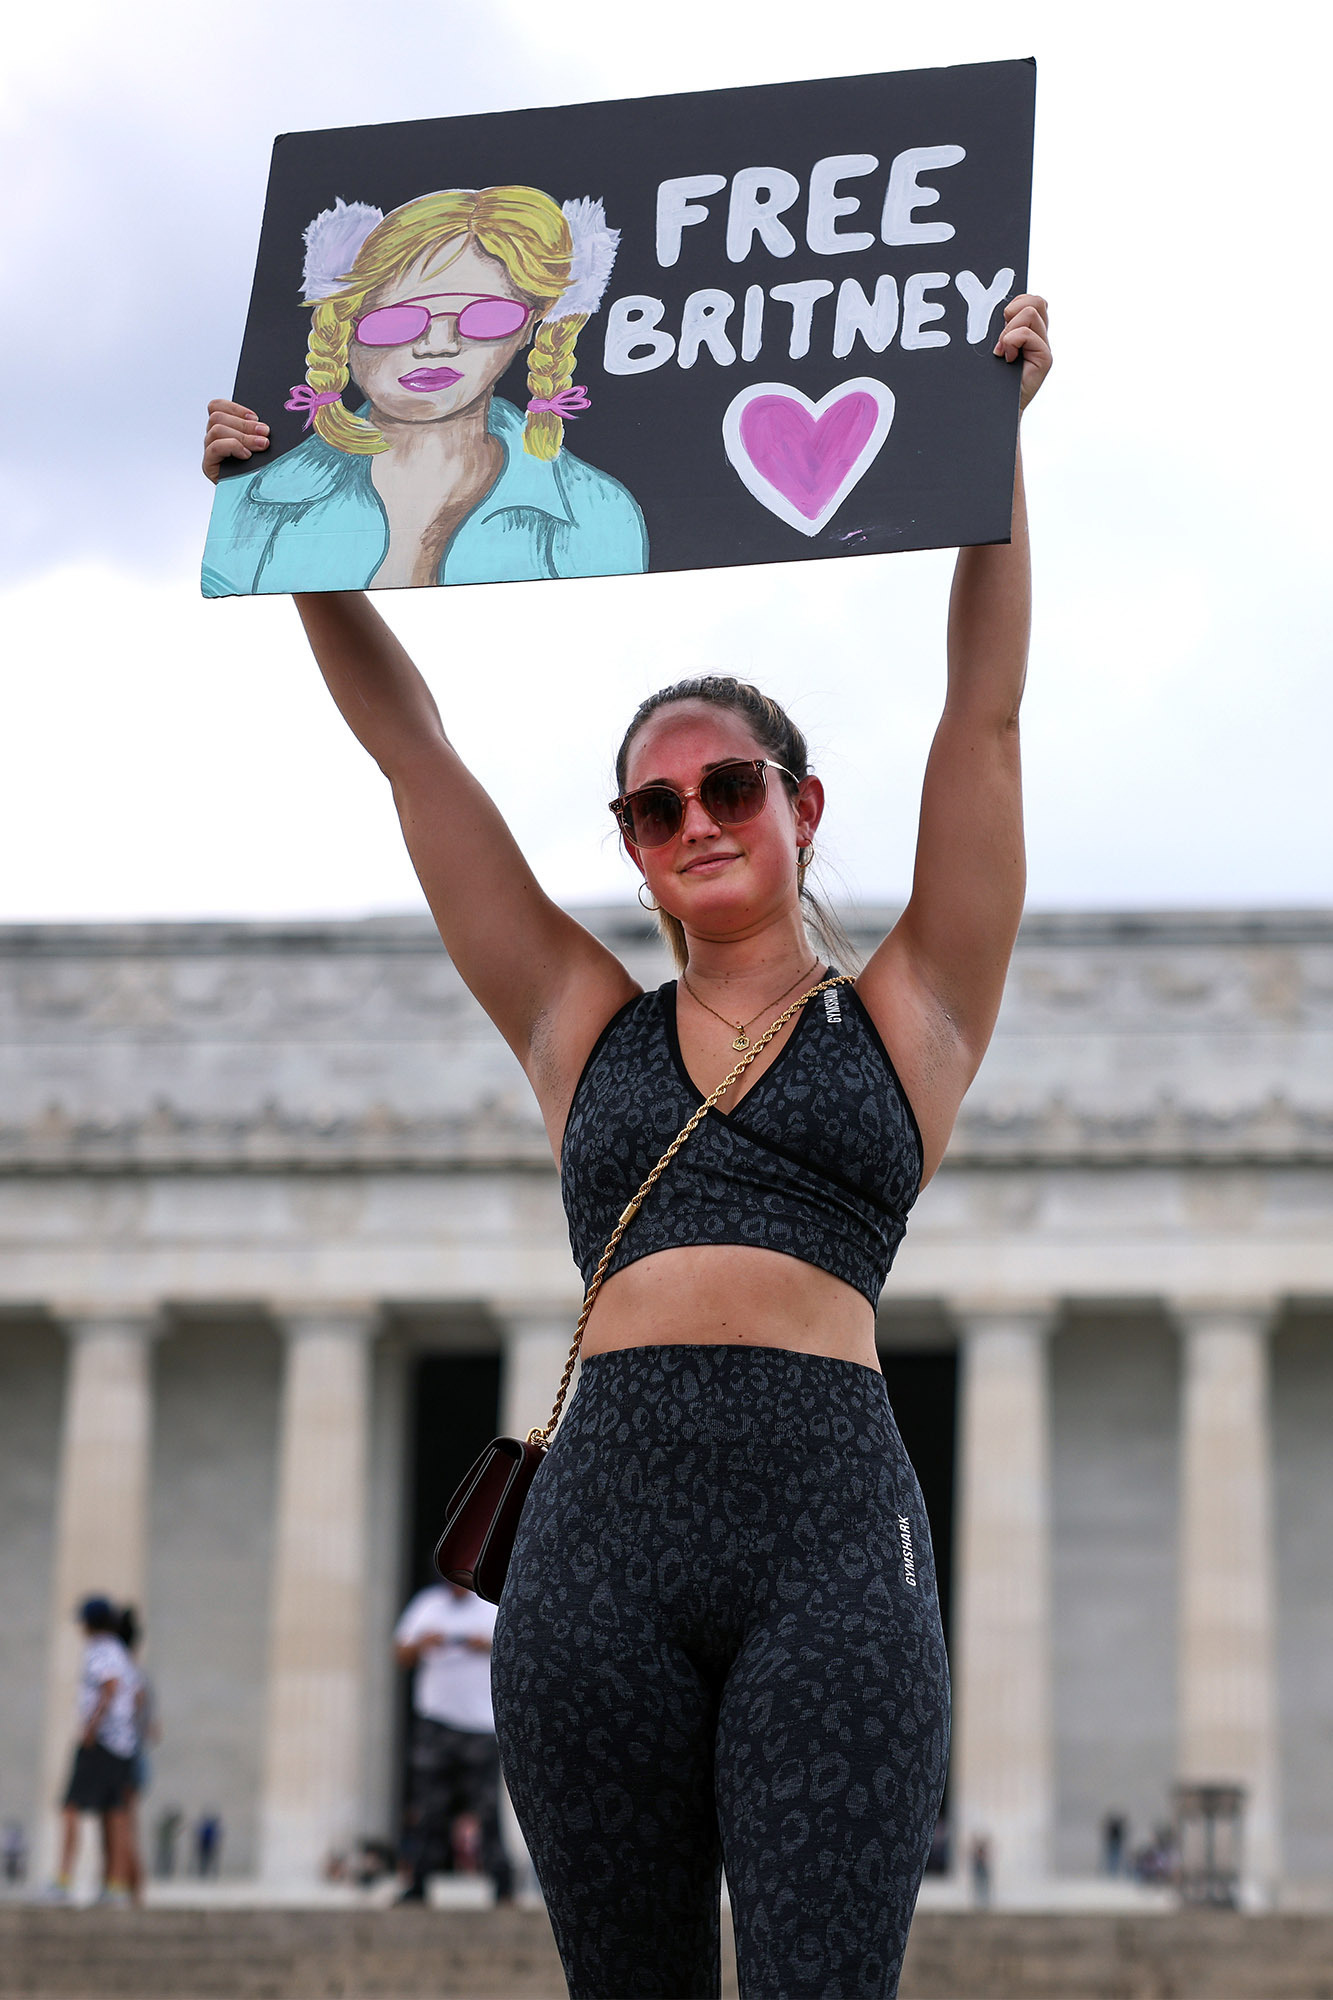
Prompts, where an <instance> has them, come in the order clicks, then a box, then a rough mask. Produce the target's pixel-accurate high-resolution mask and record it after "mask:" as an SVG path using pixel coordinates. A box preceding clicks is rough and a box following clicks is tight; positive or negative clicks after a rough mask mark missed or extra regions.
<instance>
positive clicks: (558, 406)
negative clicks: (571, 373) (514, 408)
mask: <svg viewBox="0 0 1333 2000" xmlns="http://www.w3.org/2000/svg"><path fill="white" fill-rule="evenodd" d="M591 408H592V404H591V403H590V402H589V401H588V392H587V390H586V389H585V388H584V386H583V384H582V383H581V382H575V383H574V384H573V385H572V387H570V388H568V389H561V391H560V392H559V394H558V395H555V396H534V397H533V399H532V401H531V402H530V403H529V404H528V415H529V416H530V417H532V416H536V415H537V414H538V413H539V412H540V411H542V410H549V411H550V412H551V414H552V415H553V416H556V417H576V416H577V415H578V414H579V411H580V410H590V409H591Z"/></svg>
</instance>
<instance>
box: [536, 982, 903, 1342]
mask: <svg viewBox="0 0 1333 2000" xmlns="http://www.w3.org/2000/svg"><path fill="white" fill-rule="evenodd" d="M820 976H821V977H823V976H825V975H822V974H821V975H820ZM701 1101H702V1093H701V1092H700V1091H699V1090H698V1089H697V1087H696V1086H695V1085H694V1084H693V1083H692V1082H691V1080H690V1075H689V1072H688V1070H687V1069H686V1067H685V1064H684V1061H683V1059H682V1057H681V1052H680V1042H679V1039H678V1038H677V1034H676V982H675V981H674V980H669V981H668V982H667V984H666V985H665V986H660V987H658V989H657V991H656V992H653V993H641V994H639V995H638V996H637V997H636V998H635V999H633V1000H629V1001H627V1002H626V1004H625V1005H624V1006H623V1007H622V1008H621V1009H620V1012H619V1013H618V1014H616V1015H614V1016H613V1017H612V1019H611V1020H610V1021H609V1022H608V1023H607V1025H606V1027H605V1028H604V1029H603V1030H602V1033H601V1035H600V1037H599V1038H598V1041H597V1043H596V1046H595V1047H594V1049H593V1051H592V1054H591V1055H590V1056H589V1057H588V1060H587V1062H586V1063H585V1064H584V1067H583V1074H582V1075H581V1076H580V1078H579V1081H578V1085H577V1088H576V1089H575V1092H574V1101H573V1103H572V1105H571V1106H570V1112H569V1121H568V1123H567V1125H566V1126H565V1137H564V1143H563V1146H562V1148H561V1157H560V1176H561V1192H562V1194H563V1197H564V1203H565V1213H566V1215H567V1217H568V1219H569V1240H570V1242H571V1244H572V1245H573V1249H574V1258H575V1261H576V1262H577V1264H578V1267H579V1269H580V1271H581V1272H582V1273H583V1281H584V1284H585V1285H586V1284H587V1283H588V1282H589V1280H590V1279H591V1277H592V1274H593V1272H594V1271H595V1270H596V1268H597V1264H598V1261H599V1259H600V1258H601V1255H602V1252H603V1251H604V1249H605V1248H606V1244H607V1239H608V1238H609V1237H610V1235H611V1232H612V1230H613V1229H614V1228H615V1226H616V1220H617V1218H618V1217H619V1215H620V1212H621V1210H622V1209H623V1208H624V1206H625V1204H626V1202H628V1201H629V1199H630V1197H631V1195H633V1194H634V1192H635V1190H636V1189H637V1188H638V1187H639V1186H640V1184H641V1183H642V1182H643V1181H644V1180H645V1179H646V1178H647V1176H648V1175H649V1174H650V1173H651V1172H652V1170H653V1168H654V1167H655V1166H656V1164H657V1162H658V1160H659V1159H660V1158H661V1156H662V1154H663V1153H664V1152H665V1151H666V1149H667V1147H668V1146H669V1145H670V1144H671V1141H672V1140H673V1139H674V1138H675V1136H676V1134H677V1132H678V1131H679V1130H680V1128H681V1126H682V1125H683V1124H684V1123H685V1121H686V1120H687V1119H688V1118H689V1117H690V1115H691V1113H693V1112H694V1111H697V1110H698V1108H699V1105H700V1103H701ZM723 1101H724V1102H725V1099H724V1100H723ZM921 1169H922V1148H921V1134H920V1131H919V1129H918V1127H917V1122H916V1118H915V1116H914V1114H913V1111H912V1107H911V1105H910V1104H909V1103H908V1101H907V1095H906V1093H905V1091H904V1090H903V1087H902V1085H901V1084H900V1083H899V1081H898V1076H897V1072H896V1071H895V1069H894V1067H893V1063H892V1061H891V1059H890V1057H889V1052H888V1050H887V1049H886V1048H885V1046H884V1044H883V1042H882V1041H881V1040H880V1037H879V1033H878V1031H877V1029H876V1028H875V1025H874V1022H873V1021H872V1020H871V1018H870V1016H869V1014H868V1013H867V1012H866V1009H865V1006H864V1004H863V1003H862V1001H861V998H860V996H859V995H858V994H857V992H856V990H855V988H854V987H851V986H835V987H832V988H830V989H829V991H828V992H826V993H821V994H819V995H818V996H817V997H816V998H815V999H814V1000H811V1001H808V1002H807V1004H806V1005H805V1007H803V1008H802V1010H801V1013H800V1016H799V1018H798V1020H797V1023H796V1026H795V1028H794V1029H793V1031H792V1033H791V1036H790V1037H789V1039H788V1041H787V1043H786V1045H785V1046H784V1047H783V1048H782V1049H781V1050H780V1051H779V1052H778V1055H777V1057H776V1059H775V1060H774V1062H773V1063H772V1065H771V1066H770V1067H769V1068H768V1069H767V1070H765V1071H764V1073H763V1074H762V1075H761V1076H760V1077H759V1079H758V1081H757V1082H755V1083H753V1084H752V1085H751V1086H750V1088H749V1089H748V1090H747V1091H746V1092H745V1094H744V1096H743V1097H742V1098H741V1100H740V1102H739V1103H738V1104H737V1106H736V1109H735V1110H734V1111H724V1110H723V1109H722V1107H721V1106H720V1105H718V1106H715V1107H714V1109H713V1110H712V1111H710V1112H709V1114H708V1116H707V1117H706V1118H705V1119H704V1121H703V1123H702V1125H700V1126H699V1128H698V1130H697V1131H696V1132H695V1133H694V1134H693V1136H692V1137H691V1139H690V1140H689V1143H688V1144H687V1145H686V1146H684V1147H682V1149H681V1151H680V1152H679V1153H678V1154H677V1156H676V1158H675V1159H674V1160H673V1161H672V1162H671V1165H670V1166H669V1167H668V1168H667V1170H666V1172H665V1174H664V1175H663V1176H662V1178H661V1180H660V1181H659V1182H658V1183H657V1185H656V1187H654V1188H653V1190H652V1192H651V1194H649V1196H648V1198H647V1200H646V1201H645V1202H644V1205H643V1207H642V1208H641V1209H640V1211H639V1213H638V1214H637V1215H636V1216H635V1218H634V1221H633V1222H632V1224H631V1225H630V1227H629V1229H628V1230H627V1231H626V1233H625V1237H624V1239H623V1241H622V1242H621V1244H620V1247H619V1248H618V1250H617V1251H616V1254H615V1257H614V1258H613V1259H612V1262H611V1265H610V1268H609V1269H608V1271H607V1277H608V1278H610V1277H613V1276H614V1275H615V1273H616V1272H617V1271H620V1270H623V1269H624V1268H625V1266H626V1265H627V1264H633V1263H635V1262H636V1261H637V1260H638V1259H639V1258H640V1257H649V1256H651V1255H652V1254H653V1252H654V1251H657V1250H674V1249H682V1248H685V1247H687V1246H688V1247H692V1246H694V1245H696V1244H706V1243H739V1244H749V1245H751V1246H753V1247H756V1248H758V1249H761V1250H778V1251H781V1252H783V1253H784V1254H785V1255H786V1256H788V1257H797V1258H799V1259H800V1260H801V1262H802V1263H805V1264H814V1265H815V1266H817V1268H818V1269H819V1270H821V1271H828V1272H830V1273H831V1274H832V1275H833V1276H834V1277H835V1278H842V1279H843V1280H844V1281H845V1282H846V1283H847V1284H849V1285H851V1286H853V1287H854V1288H855V1289H856V1290H857V1291H858V1292H860V1293H862V1294H863V1296H864V1297H865V1298H867V1299H868V1300H869V1301H870V1303H871V1305H872V1306H873V1305H874V1304H875V1303H876V1301H877V1300H878V1298H879V1295H880V1292H881V1290H882V1289H883V1285H884V1280H885V1278H886V1277H887V1276H888V1273H889V1267H890V1265H891V1264H892V1263H893V1259H894V1255H895V1253H896V1251H897V1249H898V1245H899V1244H900V1243H901V1242H902V1240H903V1237H904V1235H905V1234H906V1230H907V1216H908V1211H909V1210H910V1208H911V1206H912V1203H913V1202H914V1201H915V1199H916V1196H917V1193H918V1191H919V1189H920V1186H921Z"/></svg>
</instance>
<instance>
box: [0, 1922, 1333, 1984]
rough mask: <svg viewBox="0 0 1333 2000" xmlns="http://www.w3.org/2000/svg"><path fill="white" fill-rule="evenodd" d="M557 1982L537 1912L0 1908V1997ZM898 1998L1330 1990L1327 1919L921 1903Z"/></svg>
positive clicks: (1332, 1965)
mask: <svg viewBox="0 0 1333 2000" xmlns="http://www.w3.org/2000/svg"><path fill="white" fill-rule="evenodd" d="M723 1992H724V1994H729V1995H734V1994H735V1992H736V1984H735V1972H734V1968H733V1967H732V1965H731V1964H730V1963H728V1964H727V1966H726V1969H725V1976H724V1981H723ZM564 1994H565V1984H564V1980H563V1978H562V1976H561V1973H560V1967H559V1962H558V1960H557V1958H556V1953H555V1947H554V1945H553V1943H552V1941H551V1933H550V1927H549V1925H548V1923H547V1921H546V1916H545V1913H544V1912H543V1911H541V1910H527V1909H508V1910H476V1911H472V1910H468V1911H457V1910H456V1911H441V1910H413V1909H408V1910H389V1911H372V1910H263V1909H255V1910H216V1909H215V1910H147V1911H134V1910H61V1909H43V1908H36V1907H31V1906H29V1907H22V1906H12V1905H11V1906H8V1907H4V1908H0V2000H17V1996H20V1995H22V1996H24V2000H500V1996H503V1997H504V2000H564ZM608 2000H611V1996H608ZM756 2000H775V1996H769V1995H763V1996H756ZM901 2000H1333V1917H1327V1916H1294V1915H1293V1916H1254V1917H1242V1916H1234V1915H1229V1914H1227V1913H1225V1912H1215V1911H1185V1912H1178V1913H1175V1914H1172V1915H1163V1916H1120V1915H1100V1914H1086V1915H1068V1914H1060V1915H1046V1914H1041V1915H1038V1914H1027V1913H1008V1912H999V1911H996V1912H967V1913H961V1912H959V1913H955V1912H942V1911H923V1912H922V1913H921V1914H920V1915H919V1916H918V1918H917V1921H916V1924H915V1926H914V1927H913V1932H912V1943H911V1947H910V1949H909V1952H908V1960H907V1965H906V1968H905V1970H904V1974H903V1983H902V1996H901Z"/></svg>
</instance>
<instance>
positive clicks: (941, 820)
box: [859, 294, 1051, 1176]
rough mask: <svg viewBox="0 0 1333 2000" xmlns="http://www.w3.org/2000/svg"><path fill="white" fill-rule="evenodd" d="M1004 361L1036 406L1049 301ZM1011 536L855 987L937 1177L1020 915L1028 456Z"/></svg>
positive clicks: (961, 580)
mask: <svg viewBox="0 0 1333 2000" xmlns="http://www.w3.org/2000/svg"><path fill="white" fill-rule="evenodd" d="M995 352H996V354H997V355H999V356H1001V357H1002V358H1003V359H1004V360H1006V361H1021V363H1022V368H1023V380H1022V389H1021V401H1022V406H1023V407H1024V408H1026V406H1027V404H1028V403H1029V402H1031V400H1032V398H1033V396H1034V395H1035V394H1036V393H1037V390H1038V389H1039V388H1040V386H1041V383H1042V381H1043V380H1044V379H1045V376H1046V374H1047V371H1048V370H1049V368H1050V365H1051V350H1050V346H1049V344H1048V342H1047V336H1046V301H1045V300H1044V299H1040V298H1037V297H1035V296H1033V295H1032V294H1025V295H1023V296H1022V297H1020V298H1016V299H1013V300H1011V301H1010V303H1009V305H1008V306H1006V308H1005V326H1004V330H1003V332H1002V333H1001V334H1000V337H999V340H998V341H997V343H996V347H995ZM1011 534H1012V539H1011V540H1010V541H1009V542H1007V543H995V544H993V545H990V546H985V547H980V548H966V549H960V550H959V552H958V563H957V567H956V568H955V570H954V581H953V591H952V594H951V596H950V600H949V646H948V654H949V680H948V692H947V694H946V697H945V704H944V713H943V715H942V716H941V718H940V723H939V727H938V728H937V730H936V732H935V738H934V742H933V743H932V745H931V751H930V756H929V759H928V760H927V764H926V776H925V783H924V785H923V787H922V793H921V819H920V827H919V831H918V836H917V850H916V866H915V870H914V873H913V879H912V894H911V898H910V900H909V902H908V904H907V908H906V909H905V910H904V911H903V914H902V916H901V917H900V918H899V920H898V922H897V924H896V925H895V926H894V929H893V931H892V932H891V933H890V935H889V937H888V938H886V939H885V941H884V943H883V944H882V945H881V946H880V948H879V950H878V951H877V952H876V953H875V955H874V957H873V958H872V959H871V961H870V963H869V965H868V966H867V967H866V970H865V972H864V973H863V974H862V976H861V979H860V981H859V986H860V990H861V993H862V997H863V998H864V1000H865V1002H866V1005H867V1007H868V1008H869V1009H870V1012H871V1014H872V1015H873V1016H874V1017H875V1019H876V1020H877V1021H879V1023H880V1025H881V1026H882V1027H883V1029H884V1031H885V1035H886V1039H888V1042H889V1046H890V1048H891V1049H892V1051H893V1054H894V1057H895V1060H896V1061H897V1064H898V1068H899V1070H900V1071H901V1073H902V1079H903V1085H904V1088H905V1089H906V1090H907V1093H908V1096H909V1097H910V1098H911V1099H912V1102H913V1105H914V1107H915V1109H916V1114H917V1118H918V1120H919V1121H920V1124H921V1129H922V1137H923V1139H924V1142H925V1150H926V1174H927V1176H929V1174H931V1173H932V1172H933V1171H934V1169H935V1167H936V1165H938V1163H939V1159H940V1156H941V1155H942V1154H943V1152H944V1148H945V1145H946V1144H947V1142H948V1137H949V1133H950V1132H951V1131H952V1129H953V1124H954V1120H955V1118H956V1117H957V1115H958V1107H959V1105H960V1104H961V1103H962V1100H963V1095H964V1093H965V1092H966V1090H967V1087H968V1085H969V1084H970V1083H971V1081H972V1078H973V1077H974V1076H975V1075H976V1072H977V1069H978V1068H979V1066H980V1063H981V1058H982V1056H983V1055H984V1054H985V1052H986V1048H987V1045H988V1043H989V1042H990V1038H991V1034H992V1032H993V1030H994V1027H995V1019H996V1016H997V1014H998V1013H999V1011H1000V1000H1001V996H1002V995H1003V992H1004V981H1005V974H1006V973H1007V971H1008V967H1009V959H1010V956H1011V954H1012V952H1013V948H1014V939H1015V937H1016V936H1017V934H1018V923H1019V918H1020V917H1021V915H1022V911H1023V892H1024V886H1025V880H1026V874H1025V861H1024V851H1023V804H1022V784H1021V774H1020V765H1019V750H1018V709H1019V702H1020V700H1021V698H1022V693H1023V679H1024V675H1025V673H1026V671H1027V656H1028V632H1029V626H1030V621H1031V597H1032V592H1031V570H1030V563H1029V555H1028V528H1027V506H1026V502H1025V498H1024V492H1023V466H1022V459H1021V455H1020V457H1019V458H1018V460H1017V461H1016V463H1015V467H1014V503H1013V521H1012V529H1011Z"/></svg>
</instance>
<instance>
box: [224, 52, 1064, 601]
mask: <svg viewBox="0 0 1333 2000" xmlns="http://www.w3.org/2000/svg"><path fill="white" fill-rule="evenodd" d="M1034 89H1035V68H1034V65H1033V64H1032V63H1030V62H994V63H977V64H970V65H965V66H962V67H959V68H954V69H935V70H917V71H906V72H901V73H895V74H888V75H880V76H861V77H843V78H835V79H828V80H823V81H819V82H811V83H794V84H775V85H766V86H761V87H757V88H752V89H743V90H719V91H701V92H693V93H689V94H687V95H681V96H674V97H655V98H645V99H639V100H632V101H627V102H619V103H607V104H584V105H577V106H567V107H563V108H560V109H553V110H541V111H516V112H502V113H495V114H488V115H485V116H479V117H467V118H441V119H426V120H421V121H417V122H414V123H411V124H398V125H376V126H360V127H353V128H349V129H346V130H341V131H329V132H305V133H293V134H288V135H287V136H286V137H284V138H280V139H279V140H278V141H277V142H276V144H275V146H274V149H273V163H272V169H271V173H270V177H269V187H268V197H267V201H266V205H265V210H264V221H263V229H262V233H261V237H260V244H259V257H258V263H257V268H256V272H255V281H254V290H253V293H252V297H251V302H250V312H249V318H248V320H247V323H246V329H245V337H244V343H243V346H242V351H241V359H240V366H239V370H238V374H237V380H236V390H235V394H236V399H237V400H238V401H240V402H242V403H244V404H246V405H247V407H249V408H251V409H253V410H255V411H256V412H257V413H258V414H259V415H260V416H261V417H263V418H264V419H265V421H266V422H268V423H269V424H270V425H271V427H272V429H271V445H270V449H269V452H268V453H267V454H266V455H265V457H264V459H263V460H262V462H260V463H258V464H256V462H255V461H254V460H253V459H252V460H250V461H248V462H247V461H237V460H230V461H228V462H227V463H226V464H225V465H224V467H223V477H222V479H221V481H220V483H219V487H218V492H217V497H216V500H215V503H214V510H213V519H212V523H211V525H210V531H209V539H208V546H207V549H206V552H205V559H204V589H205V592H206V593H207V594H209V595H213V596H227V595H233V594H238V593H239V594H246V593H251V592H269V591H293V590H334V589H352V588H357V589H359V588H362V587H367V586H368V587H371V588H387V587H394V586H402V585H411V584H436V583H465V582H494V581H512V580H519V579H527V578H533V579H536V578H543V577H560V576H590V575H606V574H622V573H625V572H630V571H639V570H673V569H699V568H711V567H715V566H719V565H727V564H739V563H766V562H784V561H793V560H799V559H804V558H809V557H816V556H817V557H827V556H840V555H860V554H870V553H875V552H880V551H886V550H894V549H920V548H936V547H947V546H953V545H955V544H960V543H969V542H995V541H1004V540H1007V539H1008V535H1009V514H1010V505H1011V495H1012V483H1013V460H1014V441H1015V433H1016V426H1017V419H1018V386H1019V384H1018V377H1019V371H1018V369H1017V367H1011V366H1009V365H1007V364H1005V363H1004V362H1002V361H1000V360H998V359H997V358H996V357H995V356H994V354H993V353H992V349H993V347H994V344H995V340H996V336H997V334H998V331H999V328H1000V326H1001V324H1002V311H1003V306H1004V303H1005V301H1006V300H1007V299H1008V298H1010V297H1012V296H1013V294H1014V293H1015V292H1018V291H1021V290H1022V289H1023V288H1024V286H1025V284H1026V279H1027V272H1026V263H1027V234H1028V209H1029V198H1030V186H1031V157H1032V118H1033V99H1034Z"/></svg>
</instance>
